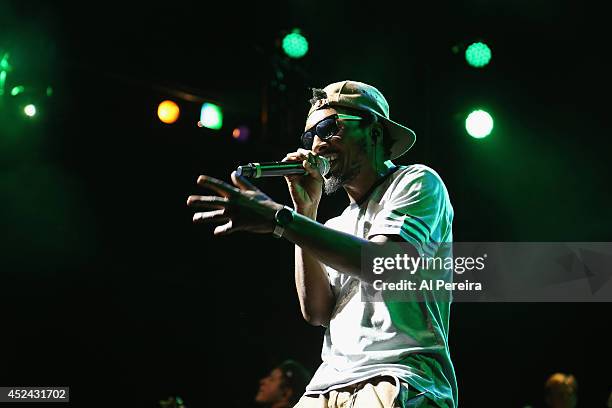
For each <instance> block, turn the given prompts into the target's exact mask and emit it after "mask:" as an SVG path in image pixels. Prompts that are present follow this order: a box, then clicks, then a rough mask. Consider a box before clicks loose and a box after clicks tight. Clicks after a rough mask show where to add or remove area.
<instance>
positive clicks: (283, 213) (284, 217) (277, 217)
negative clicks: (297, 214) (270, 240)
mask: <svg viewBox="0 0 612 408" xmlns="http://www.w3.org/2000/svg"><path fill="white" fill-rule="evenodd" d="M292 221H293V209H292V208H290V207H287V206H284V207H283V208H281V209H280V210H278V211H277V212H276V214H274V222H275V223H276V225H275V226H274V231H272V235H274V237H275V238H282V237H283V232H285V227H286V226H287V225H289V224H290V223H291V222H292Z"/></svg>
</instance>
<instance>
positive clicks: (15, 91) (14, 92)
mask: <svg viewBox="0 0 612 408" xmlns="http://www.w3.org/2000/svg"><path fill="white" fill-rule="evenodd" d="M24 90H25V88H24V87H23V85H19V86H14V87H13V89H11V95H12V96H17V95H19V94H20V93H22V92H23V91H24Z"/></svg>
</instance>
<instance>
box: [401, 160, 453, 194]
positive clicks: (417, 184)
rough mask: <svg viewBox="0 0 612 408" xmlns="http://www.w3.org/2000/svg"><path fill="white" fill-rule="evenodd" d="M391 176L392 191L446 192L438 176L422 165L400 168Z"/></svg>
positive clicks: (432, 170)
mask: <svg viewBox="0 0 612 408" xmlns="http://www.w3.org/2000/svg"><path fill="white" fill-rule="evenodd" d="M393 176H394V177H393V182H392V187H393V188H394V189H400V190H406V189H419V190H430V191H435V190H441V191H445V190H446V187H445V185H444V182H443V181H442V178H441V177H440V175H439V174H438V173H437V172H436V171H435V170H434V169H432V168H431V167H429V166H426V165H424V164H411V165H408V166H400V167H399V169H398V170H397V171H396V172H395V174H394V175H393Z"/></svg>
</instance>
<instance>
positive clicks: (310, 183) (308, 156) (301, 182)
mask: <svg viewBox="0 0 612 408" xmlns="http://www.w3.org/2000/svg"><path fill="white" fill-rule="evenodd" d="M330 167H331V166H330V163H329V160H328V159H326V158H325V157H323V156H316V155H314V154H313V153H312V152H311V151H310V150H306V149H298V150H297V151H296V152H292V153H289V154H287V156H285V158H284V159H283V161H280V162H270V163H249V164H247V165H244V166H239V167H238V169H237V170H236V174H237V175H242V176H244V177H251V178H259V177H273V176H285V180H286V181H287V186H288V187H289V194H291V199H292V201H293V208H294V209H295V210H296V211H297V212H298V213H300V214H303V215H306V216H308V217H310V218H313V219H316V214H317V208H318V206H319V202H320V201H321V195H322V193H323V177H322V175H326V174H327V173H328V172H329V169H330Z"/></svg>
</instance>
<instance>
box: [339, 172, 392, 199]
mask: <svg viewBox="0 0 612 408" xmlns="http://www.w3.org/2000/svg"><path fill="white" fill-rule="evenodd" d="M388 171H389V168H388V167H387V165H385V163H384V162H383V163H381V165H379V166H378V168H377V169H375V168H374V167H372V166H367V167H364V168H363V170H362V171H361V172H359V174H358V175H357V176H355V177H354V178H353V179H352V180H351V181H349V182H348V183H346V184H345V185H343V186H342V187H344V190H345V191H346V193H347V194H348V196H349V200H350V202H351V204H353V203H356V202H359V201H361V200H362V199H363V198H364V196H365V195H366V194H368V193H369V192H370V189H371V188H372V186H373V185H374V183H376V182H377V181H378V180H379V179H380V178H381V177H384V176H385V174H387V172H388Z"/></svg>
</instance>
